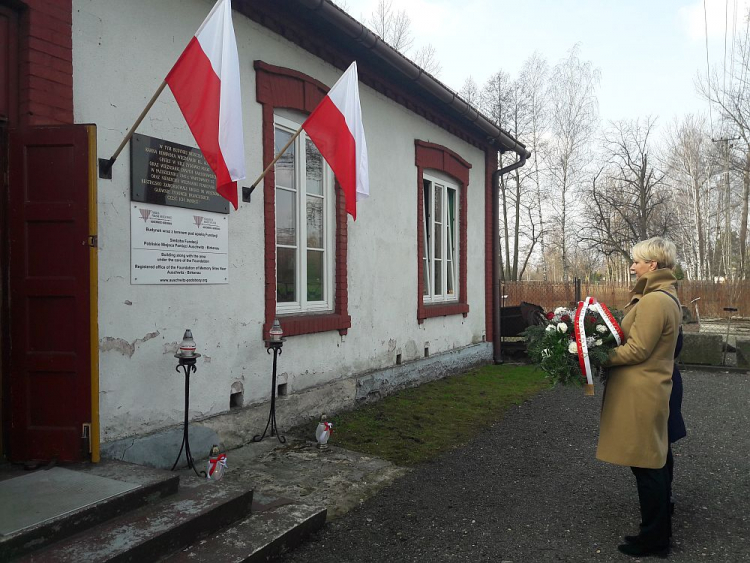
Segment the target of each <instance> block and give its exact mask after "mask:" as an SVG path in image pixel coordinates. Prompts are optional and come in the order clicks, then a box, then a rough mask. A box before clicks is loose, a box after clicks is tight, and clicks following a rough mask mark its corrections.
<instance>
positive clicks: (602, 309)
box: [591, 302, 625, 346]
mask: <svg viewBox="0 0 750 563" xmlns="http://www.w3.org/2000/svg"><path fill="white" fill-rule="evenodd" d="M591 308H592V309H595V310H597V311H599V314H600V315H601V316H602V320H603V321H604V324H605V325H607V328H608V329H609V332H611V333H612V336H614V337H615V342H617V345H618V346H619V345H620V344H622V343H623V341H624V340H625V333H624V332H622V329H621V328H620V325H619V324H617V320H616V319H615V317H614V315H613V314H612V313H611V312H610V310H609V309H608V308H607V306H606V305H605V304H604V303H596V302H595V303H594V305H593V306H592V307H591Z"/></svg>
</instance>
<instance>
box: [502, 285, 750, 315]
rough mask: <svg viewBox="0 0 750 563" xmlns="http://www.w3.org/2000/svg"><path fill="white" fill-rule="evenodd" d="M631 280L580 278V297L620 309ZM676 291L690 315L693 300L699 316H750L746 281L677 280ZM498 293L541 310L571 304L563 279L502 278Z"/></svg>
mask: <svg viewBox="0 0 750 563" xmlns="http://www.w3.org/2000/svg"><path fill="white" fill-rule="evenodd" d="M631 287H632V284H624V283H622V284H618V283H587V282H584V281H581V297H582V298H583V297H586V296H587V295H591V296H592V297H596V299H597V300H598V301H601V302H603V303H605V304H607V305H608V306H609V307H610V308H615V309H621V308H622V307H624V306H625V305H627V303H628V300H629V294H630V288H631ZM677 294H678V296H679V298H680V302H681V303H682V304H683V305H684V306H686V307H688V308H689V310H690V313H691V315H694V314H695V303H693V304H691V301H692V300H693V299H696V298H700V299H699V300H698V301H697V305H698V310H699V313H700V316H701V318H707V319H708V318H725V317H726V316H727V314H728V313H727V312H726V311H724V308H725V307H734V308H736V309H737V311H736V312H733V313H732V316H735V317H750V281H749V280H743V281H728V282H711V281H689V280H681V281H679V282H678V286H677ZM501 295H504V296H505V295H507V297H505V298H504V299H503V306H512V305H520V304H521V302H522V301H525V302H527V303H534V304H536V305H541V306H542V307H544V309H545V310H552V309H554V308H555V307H560V306H573V305H574V304H575V300H576V295H575V283H574V282H573V281H570V282H567V283H563V282H542V281H528V282H504V283H502V289H501Z"/></svg>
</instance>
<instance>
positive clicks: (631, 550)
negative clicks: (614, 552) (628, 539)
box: [617, 543, 669, 559]
mask: <svg viewBox="0 0 750 563" xmlns="http://www.w3.org/2000/svg"><path fill="white" fill-rule="evenodd" d="M617 549H618V550H619V551H620V552H621V553H624V554H625V555H630V556H631V557H649V556H652V555H653V556H655V557H661V558H662V559H666V558H667V555H669V547H646V546H643V545H640V544H637V543H623V544H620V545H618V546H617Z"/></svg>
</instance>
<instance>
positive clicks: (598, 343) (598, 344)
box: [594, 338, 602, 346]
mask: <svg viewBox="0 0 750 563" xmlns="http://www.w3.org/2000/svg"><path fill="white" fill-rule="evenodd" d="M601 345H602V339H601V338H597V339H596V341H595V342H594V346H601Z"/></svg>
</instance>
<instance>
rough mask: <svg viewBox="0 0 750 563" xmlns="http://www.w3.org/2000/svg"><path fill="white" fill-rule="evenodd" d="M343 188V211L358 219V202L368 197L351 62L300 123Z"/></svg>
mask: <svg viewBox="0 0 750 563" xmlns="http://www.w3.org/2000/svg"><path fill="white" fill-rule="evenodd" d="M302 128H303V129H304V130H305V131H306V132H307V134H308V136H309V137H310V138H311V139H312V141H313V143H315V146H316V147H318V150H319V151H320V154H322V155H323V158H325V160H326V162H327V163H328V165H329V166H330V167H331V169H332V170H333V173H334V174H336V178H337V179H338V181H339V184H341V188H342V189H343V190H344V197H345V198H346V212H347V213H349V215H351V216H352V217H353V218H354V219H355V220H356V219H357V202H358V201H360V200H362V199H365V198H366V197H369V195H370V180H369V177H368V172H367V143H365V130H364V127H363V126H362V108H361V107H360V105H359V86H358V77H357V63H356V61H355V62H353V63H352V64H351V65H350V66H349V68H348V69H347V70H346V72H345V73H344V74H343V75H342V76H341V78H339V80H338V82H336V84H334V85H333V88H331V90H330V92H328V94H327V95H326V97H325V98H323V101H321V102H320V104H318V107H316V108H315V109H314V110H313V112H312V113H311V114H310V116H309V117H308V118H307V120H306V121H305V122H304V123H303V124H302Z"/></svg>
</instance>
